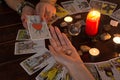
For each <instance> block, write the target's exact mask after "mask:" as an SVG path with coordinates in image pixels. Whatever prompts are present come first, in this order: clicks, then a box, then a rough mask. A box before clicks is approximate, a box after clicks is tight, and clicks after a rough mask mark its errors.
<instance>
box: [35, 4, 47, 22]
mask: <svg viewBox="0 0 120 80" xmlns="http://www.w3.org/2000/svg"><path fill="white" fill-rule="evenodd" d="M36 13H37V14H38V15H40V18H41V20H42V21H44V20H45V17H44V16H45V15H44V14H45V7H43V6H41V4H38V5H37V6H36Z"/></svg>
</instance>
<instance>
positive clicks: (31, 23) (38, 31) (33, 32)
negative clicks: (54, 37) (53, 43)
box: [27, 15, 51, 40]
mask: <svg viewBox="0 0 120 80" xmlns="http://www.w3.org/2000/svg"><path fill="white" fill-rule="evenodd" d="M27 18H28V19H27V20H28V21H27V25H28V31H29V33H30V37H31V39H32V40H41V39H49V38H51V34H50V32H49V29H48V26H47V23H46V21H41V18H40V17H39V16H38V15H32V16H27Z"/></svg>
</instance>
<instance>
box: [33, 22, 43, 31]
mask: <svg viewBox="0 0 120 80" xmlns="http://www.w3.org/2000/svg"><path fill="white" fill-rule="evenodd" d="M32 26H33V27H34V28H35V29H36V30H41V29H42V24H39V23H33V24H32Z"/></svg>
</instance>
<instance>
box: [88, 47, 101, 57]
mask: <svg viewBox="0 0 120 80" xmlns="http://www.w3.org/2000/svg"><path fill="white" fill-rule="evenodd" d="M89 53H90V55H92V56H97V55H99V53H100V51H99V50H98V49H97V48H91V49H90V50H89Z"/></svg>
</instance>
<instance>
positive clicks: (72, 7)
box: [61, 1, 79, 14]
mask: <svg viewBox="0 0 120 80" xmlns="http://www.w3.org/2000/svg"><path fill="white" fill-rule="evenodd" d="M61 5H62V6H63V7H64V9H66V10H67V11H68V12H69V13H70V14H76V13H78V12H79V7H78V6H76V4H75V3H74V1H65V2H61Z"/></svg>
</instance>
